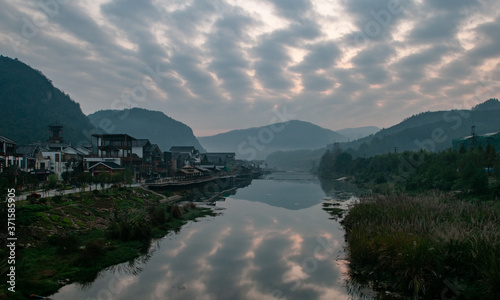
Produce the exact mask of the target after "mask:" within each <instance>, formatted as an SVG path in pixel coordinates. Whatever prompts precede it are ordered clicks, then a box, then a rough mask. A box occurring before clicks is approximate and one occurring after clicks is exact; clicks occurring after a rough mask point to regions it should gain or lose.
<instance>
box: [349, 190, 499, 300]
mask: <svg viewBox="0 0 500 300" xmlns="http://www.w3.org/2000/svg"><path fill="white" fill-rule="evenodd" d="M343 224H344V226H345V228H346V239H347V242H348V250H349V251H348V252H349V260H350V265H351V271H350V277H352V278H353V279H354V280H355V281H358V282H360V283H361V284H367V285H369V286H371V287H373V288H374V289H375V290H378V291H379V292H381V293H380V294H381V295H388V297H392V298H390V299H394V298H396V297H397V295H399V296H401V298H403V299H407V298H411V297H412V298H414V299H443V298H442V295H445V296H446V297H447V298H446V299H499V298H500V203H499V202H495V201H489V202H487V201H481V202H479V201H478V202H470V201H469V202H467V201H462V200H459V199H456V198H453V196H451V195H450V194H443V193H427V194H421V195H418V196H408V195H389V196H382V195H376V196H371V197H367V198H364V199H362V200H360V202H359V203H357V204H355V205H354V206H353V207H351V209H350V210H349V213H348V214H347V216H346V217H345V219H344V221H343ZM442 293H444V294H442ZM454 296H455V297H456V298H451V297H454Z"/></svg>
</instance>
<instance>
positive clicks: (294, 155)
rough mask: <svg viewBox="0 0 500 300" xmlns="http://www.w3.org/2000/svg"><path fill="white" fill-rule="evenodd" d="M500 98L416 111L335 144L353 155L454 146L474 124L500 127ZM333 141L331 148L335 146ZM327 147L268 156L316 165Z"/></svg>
mask: <svg viewBox="0 0 500 300" xmlns="http://www.w3.org/2000/svg"><path fill="white" fill-rule="evenodd" d="M499 116H500V102H499V101H498V100H497V99H490V100H488V101H486V102H484V103H481V104H479V105H476V106H475V107H473V108H472V109H470V110H465V109H463V110H449V111H436V112H424V113H420V114H417V115H413V116H411V117H409V118H407V119H405V120H403V121H402V122H401V123H399V124H396V125H394V126H391V127H389V128H386V129H382V130H380V131H378V132H377V133H375V134H373V135H370V136H367V137H364V138H361V139H358V140H355V141H351V142H344V143H338V144H336V145H335V146H336V147H340V148H341V149H343V150H345V151H348V152H350V153H351V154H352V155H353V156H364V157H368V156H374V155H380V154H384V153H388V152H402V151H407V150H409V151H415V150H420V149H425V150H427V151H443V150H446V149H449V148H450V147H451V146H452V140H453V139H459V138H463V137H466V136H469V135H470V134H471V127H472V126H475V132H476V134H479V135H480V134H485V133H490V132H499V131H500V117H499ZM332 147H333V145H330V146H329V147H328V148H332ZM326 149H327V148H323V149H317V150H314V151H311V150H309V151H304V150H303V151H288V152H276V153H272V154H271V155H269V156H268V157H267V162H268V163H269V164H270V165H271V166H274V167H278V168H282V169H288V170H303V171H304V170H305V171H309V170H311V169H313V168H314V167H315V166H316V165H317V163H318V161H319V159H320V158H321V155H322V154H323V153H324V151H326Z"/></svg>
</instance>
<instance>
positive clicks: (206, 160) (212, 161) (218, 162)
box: [201, 152, 236, 167]
mask: <svg viewBox="0 0 500 300" xmlns="http://www.w3.org/2000/svg"><path fill="white" fill-rule="evenodd" d="M235 158H236V153H234V152H208V153H204V154H201V165H203V166H209V165H212V166H220V167H224V166H232V165H234V164H235V161H236V159H235Z"/></svg>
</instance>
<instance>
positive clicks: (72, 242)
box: [48, 235, 80, 255]
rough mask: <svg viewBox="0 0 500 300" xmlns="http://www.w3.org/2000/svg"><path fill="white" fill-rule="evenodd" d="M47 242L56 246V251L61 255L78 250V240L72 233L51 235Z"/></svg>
mask: <svg viewBox="0 0 500 300" xmlns="http://www.w3.org/2000/svg"><path fill="white" fill-rule="evenodd" d="M48 242H49V244H51V245H53V246H56V247H57V253H59V254H63V255H65V254H70V253H73V252H76V251H78V247H79V244H80V242H79V241H78V239H77V238H76V237H75V236H74V235H66V236H56V235H51V236H50V237H49V240H48Z"/></svg>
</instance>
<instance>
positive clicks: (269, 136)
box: [198, 120, 347, 160]
mask: <svg viewBox="0 0 500 300" xmlns="http://www.w3.org/2000/svg"><path fill="white" fill-rule="evenodd" d="M198 140H199V141H200V143H201V144H202V145H203V147H205V149H207V151H209V152H223V151H225V152H235V153H236V157H237V158H239V159H249V160H252V159H265V158H266V157H267V155H268V154H270V153H272V152H274V151H279V150H297V149H317V148H322V147H325V146H326V145H327V144H329V143H333V142H342V141H347V138H345V137H344V136H342V135H340V134H338V133H336V132H335V131H332V130H329V129H325V128H322V127H319V126H317V125H314V124H312V123H309V122H303V121H299V120H292V121H288V122H284V123H277V124H272V125H267V126H262V127H254V128H248V129H241V130H232V131H229V132H226V133H221V134H217V135H213V136H207V137H199V138H198Z"/></svg>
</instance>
